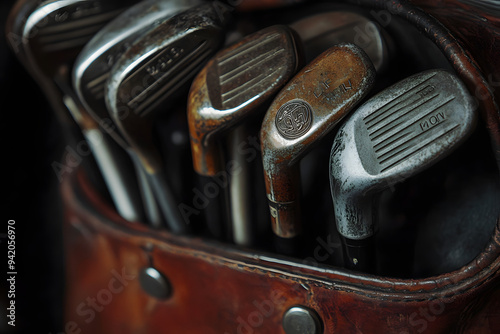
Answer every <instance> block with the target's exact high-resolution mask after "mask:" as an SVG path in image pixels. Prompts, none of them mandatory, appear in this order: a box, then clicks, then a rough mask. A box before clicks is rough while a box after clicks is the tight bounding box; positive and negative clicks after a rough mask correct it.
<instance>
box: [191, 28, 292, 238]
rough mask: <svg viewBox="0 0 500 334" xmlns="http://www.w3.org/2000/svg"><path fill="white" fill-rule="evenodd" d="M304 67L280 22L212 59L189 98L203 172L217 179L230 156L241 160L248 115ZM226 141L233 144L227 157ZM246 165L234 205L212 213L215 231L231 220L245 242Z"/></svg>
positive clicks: (236, 179)
mask: <svg viewBox="0 0 500 334" xmlns="http://www.w3.org/2000/svg"><path fill="white" fill-rule="evenodd" d="M300 66H302V57H301V56H300V52H298V49H297V42H296V39H295V35H294V33H293V31H292V30H290V29H289V28H288V27H286V26H279V25H277V26H272V27H269V28H266V29H263V30H260V31H258V32H256V33H254V34H251V35H249V36H247V37H245V38H243V39H242V40H241V41H239V42H238V43H236V44H234V45H232V46H230V47H228V48H226V49H224V50H222V51H219V52H218V53H217V54H216V55H215V57H213V58H212V59H211V60H210V61H209V62H208V64H207V65H206V66H205V67H204V68H203V70H202V71H201V72H200V73H199V74H198V76H197V77H196V79H195V80H194V82H193V84H192V86H191V90H190V94H189V99H188V123H189V132H190V138H191V150H192V156H193V164H194V169H195V171H196V172H197V173H198V174H199V175H201V176H203V177H214V176H215V175H217V173H220V172H224V171H225V170H226V169H227V168H226V166H225V163H226V160H231V161H233V162H234V161H240V160H241V158H240V155H239V154H238V152H237V150H236V149H235V147H236V145H237V143H235V141H238V140H243V138H242V136H243V133H245V128H244V121H245V119H247V117H249V116H250V115H252V114H253V115H255V113H256V112H259V111H260V110H261V109H260V108H259V107H261V106H262V105H263V104H264V103H267V102H270V100H271V98H272V97H273V96H274V95H275V94H276V93H277V92H278V91H279V90H280V89H281V88H283V86H284V85H285V84H286V82H287V81H288V80H290V79H291V78H292V76H293V75H294V74H295V72H296V71H297V70H298V68H299V67H300ZM235 128H237V129H235ZM230 129H232V132H231V133H230V134H229V135H227V137H223V134H226V133H227V132H228V131H229V130H230ZM223 142H225V143H227V145H226V149H227V150H226V151H225V153H227V155H226V156H225V157H224V154H223V152H222V151H223V150H222V147H224V144H223ZM240 162H241V161H240ZM246 166H247V162H246V161H243V162H241V168H242V172H241V173H239V174H238V175H233V176H231V180H230V189H229V190H228V193H224V195H225V196H229V199H227V202H228V206H229V208H228V207H222V208H220V209H218V210H216V209H213V210H212V209H211V210H210V211H206V223H207V225H208V226H209V229H210V230H212V231H218V230H220V227H219V226H218V224H221V223H220V221H223V222H224V220H228V221H230V222H231V227H232V228H229V229H230V230H231V231H232V240H233V241H234V242H235V243H236V244H240V245H249V244H251V242H252V240H251V239H252V225H253V224H252V221H251V218H250V216H251V215H250V213H249V207H248V206H249V204H248V202H249V199H248V196H249V195H248V183H249V182H250V181H249V179H248V170H247V171H246V172H245V171H244V170H245V168H246ZM203 179H204V178H200V180H203ZM224 202H226V201H224ZM227 210H229V213H226V214H225V215H224V216H226V218H222V219H220V218H215V216H216V215H217V213H216V212H214V211H222V212H227ZM229 216H230V217H229ZM225 223H226V224H227V225H228V224H229V222H225ZM212 233H213V232H212Z"/></svg>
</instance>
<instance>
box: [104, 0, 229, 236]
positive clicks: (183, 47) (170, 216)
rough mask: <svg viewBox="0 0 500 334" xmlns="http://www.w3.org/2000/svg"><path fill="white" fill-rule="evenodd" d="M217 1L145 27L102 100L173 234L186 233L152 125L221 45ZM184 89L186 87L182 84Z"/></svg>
mask: <svg viewBox="0 0 500 334" xmlns="http://www.w3.org/2000/svg"><path fill="white" fill-rule="evenodd" d="M224 14H228V13H224V12H221V9H220V8H216V4H205V5H200V6H197V7H195V8H192V9H189V10H185V11H183V12H181V13H178V14H176V15H174V16H172V17H171V18H169V19H167V20H166V21H164V22H161V24H159V25H157V26H155V27H154V28H153V29H152V30H149V31H147V33H145V34H144V35H142V36H141V37H140V38H139V39H137V40H136V41H134V43H133V45H132V46H131V47H130V48H129V49H128V50H127V51H126V52H125V53H124V54H123V55H122V56H121V57H120V59H118V61H117V62H116V64H115V65H114V66H113V68H112V70H111V73H110V76H109V79H108V85H106V103H107V106H108V109H109V111H110V114H111V116H112V118H113V120H114V121H115V122H116V124H117V125H118V127H119V129H120V130H121V131H122V133H123V135H124V137H125V140H126V141H127V142H128V143H129V144H130V146H131V149H132V150H133V151H134V152H135V154H136V155H137V156H138V158H139V161H140V163H141V165H142V168H143V169H144V171H145V172H146V176H147V178H148V181H149V182H150V185H151V187H152V188H153V192H154V194H155V197H156V200H157V201H158V205H159V207H160V210H161V211H162V214H163V216H164V218H165V221H166V223H167V224H168V226H169V227H170V229H171V231H173V232H174V233H186V232H187V230H188V226H187V224H188V222H185V221H183V219H182V217H181V214H180V211H179V209H178V207H177V201H176V200H175V197H174V195H173V193H172V191H171V189H170V187H169V185H168V182H167V180H166V176H165V175H164V170H163V161H162V157H161V155H160V152H159V150H158V149H157V147H156V146H157V144H156V142H155V138H154V123H155V121H156V120H157V119H158V117H160V116H161V115H162V114H164V113H165V112H168V111H170V110H172V108H169V109H170V110H166V111H165V110H164V109H163V108H162V107H164V106H165V105H166V102H168V101H172V100H173V98H174V97H176V96H179V94H180V92H181V91H183V90H182V88H184V87H186V86H187V85H188V84H189V83H190V80H191V79H192V78H193V77H194V76H195V74H196V73H197V72H198V71H199V70H200V68H201V67H202V66H203V65H204V64H205V62H206V61H208V59H209V58H210V57H211V56H212V55H213V54H214V53H215V52H216V51H217V50H218V49H219V47H220V46H221V45H222V43H223V41H224V37H225V31H224V24H225V23H226V22H225V19H226V18H227V16H225V15H224ZM186 88H187V87H186Z"/></svg>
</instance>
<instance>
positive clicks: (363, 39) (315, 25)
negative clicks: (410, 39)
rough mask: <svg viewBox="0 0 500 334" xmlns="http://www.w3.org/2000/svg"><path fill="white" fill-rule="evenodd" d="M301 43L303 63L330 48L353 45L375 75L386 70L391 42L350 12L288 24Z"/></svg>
mask: <svg viewBox="0 0 500 334" xmlns="http://www.w3.org/2000/svg"><path fill="white" fill-rule="evenodd" d="M290 27H291V28H292V29H294V30H295V31H296V32H297V33H298V34H299V36H300V38H301V39H302V42H303V43H304V50H305V57H306V61H307V62H309V61H311V60H313V59H314V58H316V57H317V56H318V55H319V54H321V53H322V52H323V51H325V50H326V49H328V48H329V47H331V46H333V45H335V44H339V43H353V44H355V45H357V46H359V47H360V48H362V49H363V50H364V51H365V52H366V54H367V55H368V57H369V58H370V60H371V61H372V63H373V66H374V67H375V69H376V70H377V72H380V71H383V70H384V69H386V68H387V64H388V63H389V60H390V55H391V49H392V39H391V37H390V36H389V35H388V33H387V32H386V31H385V30H384V29H383V28H382V27H380V26H379V25H378V24H377V23H376V22H373V21H370V20H369V19H368V18H367V17H365V16H363V15H360V14H358V13H355V12H349V11H341V10H339V11H328V12H326V13H321V14H316V15H311V16H308V17H305V18H302V19H300V20H298V21H295V22H293V23H292V24H290Z"/></svg>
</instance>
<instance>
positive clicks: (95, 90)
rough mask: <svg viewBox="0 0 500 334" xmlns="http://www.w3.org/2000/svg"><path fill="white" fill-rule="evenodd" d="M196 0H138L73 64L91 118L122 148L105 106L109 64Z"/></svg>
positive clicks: (124, 144)
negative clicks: (137, 40) (135, 42)
mask: <svg viewBox="0 0 500 334" xmlns="http://www.w3.org/2000/svg"><path fill="white" fill-rule="evenodd" d="M200 3H201V2H200V1H198V0H191V1H182V0H175V1H157V0H146V1H142V2H139V3H138V4H136V5H135V6H132V7H130V8H129V9H128V10H126V11H125V12H123V13H122V14H121V15H120V16H119V17H117V19H116V20H113V21H112V22H110V23H109V24H107V25H106V26H105V27H104V28H102V29H101V30H99V32H98V33H97V34H95V36H94V37H93V38H92V39H91V40H90V41H89V42H88V43H87V44H86V45H85V47H84V48H83V49H82V51H81V52H80V54H79V56H78V57H77V59H76V61H75V63H74V66H73V87H74V88H75V91H76V93H77V94H78V97H79V98H80V100H81V101H82V103H83V105H84V106H85V107H86V108H87V110H89V112H90V113H91V114H92V116H93V117H94V119H96V120H97V121H98V122H99V123H100V124H101V125H102V126H104V127H105V128H106V129H107V130H109V131H108V132H109V133H110V135H111V136H112V137H113V138H114V139H115V140H116V141H117V142H118V143H119V144H120V145H121V146H122V147H124V148H125V149H127V148H128V146H129V145H128V143H126V142H125V139H124V138H123V136H122V134H121V133H120V132H119V131H118V129H116V127H115V126H112V124H111V126H109V125H110V124H109V123H110V122H111V119H110V115H109V112H108V109H107V107H106V103H105V99H104V94H105V85H106V83H107V79H108V77H109V73H110V71H111V68H112V67H113V65H114V64H115V63H116V61H117V60H118V59H119V58H120V56H121V55H122V54H123V53H125V52H126V51H127V49H128V48H129V47H130V46H131V45H132V44H133V42H134V41H135V40H136V39H137V38H140V37H141V36H143V35H144V34H146V33H147V32H148V31H151V30H153V29H154V28H155V27H156V26H158V25H159V24H161V23H162V22H164V21H165V20H167V19H169V18H171V17H172V16H173V15H175V14H177V13H179V12H181V11H185V10H187V9H189V8H192V7H194V6H195V5H199V4H200Z"/></svg>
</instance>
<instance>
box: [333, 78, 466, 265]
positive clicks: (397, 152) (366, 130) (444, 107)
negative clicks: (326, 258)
mask: <svg viewBox="0 0 500 334" xmlns="http://www.w3.org/2000/svg"><path fill="white" fill-rule="evenodd" d="M475 109H476V105H475V103H474V100H473V98H472V97H471V96H470V94H469V92H468V91H467V89H466V87H465V85H464V84H463V83H462V82H461V81H460V80H459V79H458V78H457V77H456V76H455V75H453V74H450V73H448V72H446V71H444V70H430V71H425V72H422V73H419V74H416V75H413V76H411V77H409V78H407V79H404V80H402V81H400V82H398V83H396V84H394V85H393V86H391V87H389V88H387V89H385V90H383V91H382V92H380V93H378V94H377V95H375V96H374V97H372V98H371V99H369V100H368V101H367V102H366V103H364V104H363V105H362V106H361V107H360V108H359V109H358V110H356V112H355V113H353V115H352V116H351V117H350V118H349V119H348V120H347V121H346V122H345V123H344V124H343V126H342V127H341V128H340V129H339V131H338V133H337V135H336V137H335V140H334V143H333V146H332V150H331V158H330V159H331V161H330V173H331V175H330V182H331V193H332V198H333V204H334V210H335V218H336V224H337V229H338V231H339V233H340V234H341V235H342V236H343V242H344V261H345V266H346V267H348V268H351V269H357V270H360V271H368V272H370V271H373V270H374V269H375V263H376V259H375V255H374V248H373V234H374V224H375V222H376V219H377V210H376V205H374V202H375V201H376V198H377V196H376V195H377V193H379V192H380V191H382V190H383V189H385V188H387V187H389V186H391V185H393V184H395V183H398V182H401V181H403V180H404V179H406V178H408V177H410V176H412V175H414V174H416V173H418V172H420V171H422V170H423V169H425V168H428V167H429V166H431V165H432V164H434V163H435V162H437V161H438V160H440V159H442V158H443V157H445V156H446V155H448V154H450V153H451V152H452V151H453V150H454V149H455V148H457V147H458V146H459V145H460V144H461V143H462V142H463V141H464V140H465V139H466V138H467V136H468V135H469V134H470V133H471V132H472V130H473V129H474V125H475V123H476V113H475Z"/></svg>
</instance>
